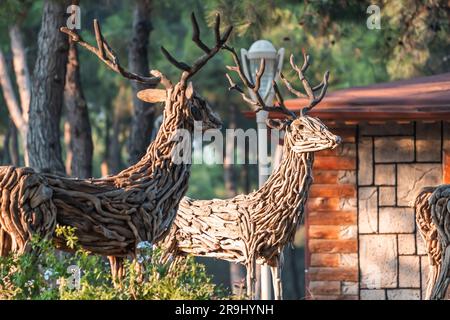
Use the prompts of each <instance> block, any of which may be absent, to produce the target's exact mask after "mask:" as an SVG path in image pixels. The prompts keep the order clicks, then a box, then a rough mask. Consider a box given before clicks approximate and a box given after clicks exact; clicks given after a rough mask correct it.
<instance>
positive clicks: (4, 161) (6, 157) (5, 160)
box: [1, 120, 13, 165]
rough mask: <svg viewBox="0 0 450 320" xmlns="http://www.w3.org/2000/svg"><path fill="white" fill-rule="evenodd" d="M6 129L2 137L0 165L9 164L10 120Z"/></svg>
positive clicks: (11, 126)
mask: <svg viewBox="0 0 450 320" xmlns="http://www.w3.org/2000/svg"><path fill="white" fill-rule="evenodd" d="M9 122H10V123H9V126H8V130H7V131H6V134H5V138H4V139H3V153H2V162H1V163H2V165H11V152H10V150H9V146H10V143H11V134H12V132H11V131H12V128H13V125H12V124H13V122H12V120H10V121H9Z"/></svg>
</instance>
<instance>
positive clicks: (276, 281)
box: [270, 261, 283, 300]
mask: <svg viewBox="0 0 450 320" xmlns="http://www.w3.org/2000/svg"><path fill="white" fill-rule="evenodd" d="M270 271H271V273H272V285H273V292H274V296H275V300H283V291H282V290H283V288H282V284H281V267H280V265H279V263H278V261H277V263H276V264H275V265H274V266H270Z"/></svg>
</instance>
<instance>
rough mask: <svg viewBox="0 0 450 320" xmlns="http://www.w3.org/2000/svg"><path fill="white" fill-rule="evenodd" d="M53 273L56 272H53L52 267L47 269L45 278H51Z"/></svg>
mask: <svg viewBox="0 0 450 320" xmlns="http://www.w3.org/2000/svg"><path fill="white" fill-rule="evenodd" d="M53 274H54V272H53V270H52V269H47V270H45V272H44V279H45V280H48V279H50V277H51V276H52V275H53Z"/></svg>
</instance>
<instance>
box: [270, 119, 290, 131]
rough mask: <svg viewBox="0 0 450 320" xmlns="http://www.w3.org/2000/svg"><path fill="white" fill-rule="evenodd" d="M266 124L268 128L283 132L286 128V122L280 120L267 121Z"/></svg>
mask: <svg viewBox="0 0 450 320" xmlns="http://www.w3.org/2000/svg"><path fill="white" fill-rule="evenodd" d="M266 124H267V126H268V127H269V128H271V129H277V130H284V129H286V126H287V122H286V121H285V120H280V119H267V120H266Z"/></svg>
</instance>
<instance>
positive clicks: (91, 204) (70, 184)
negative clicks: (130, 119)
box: [0, 14, 232, 277]
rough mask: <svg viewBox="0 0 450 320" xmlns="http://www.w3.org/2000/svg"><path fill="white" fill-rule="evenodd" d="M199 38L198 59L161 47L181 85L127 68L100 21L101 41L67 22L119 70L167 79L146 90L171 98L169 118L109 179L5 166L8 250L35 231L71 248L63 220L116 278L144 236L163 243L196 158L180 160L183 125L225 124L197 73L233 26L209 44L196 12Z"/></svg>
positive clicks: (0, 243)
mask: <svg viewBox="0 0 450 320" xmlns="http://www.w3.org/2000/svg"><path fill="white" fill-rule="evenodd" d="M191 18H192V25H193V30H194V32H193V41H194V42H195V43H196V44H197V45H198V46H199V47H200V48H201V49H202V50H203V51H204V54H203V55H202V56H201V57H200V58H198V59H197V60H196V61H195V62H194V63H193V64H192V65H188V64H186V63H184V62H179V61H177V60H176V59H175V58H173V57H172V56H171V55H170V53H169V52H168V51H167V50H165V49H164V48H163V47H162V48H161V50H162V52H163V54H164V55H165V57H166V58H167V59H168V60H169V61H170V63H172V64H173V65H175V66H176V67H177V68H179V69H181V70H182V73H181V77H180V80H179V81H178V82H177V83H176V84H175V85H173V84H172V83H171V82H170V81H169V80H168V79H167V78H166V77H165V76H164V75H162V74H161V73H160V72H158V71H153V74H152V76H151V77H144V76H141V75H137V74H134V73H131V72H128V71H126V70H125V69H124V68H122V67H121V65H120V64H119V61H118V59H117V57H116V55H115V53H114V51H113V50H112V49H111V48H110V46H109V45H108V43H107V42H106V41H105V39H104V38H103V35H102V33H101V30H100V25H99V23H98V22H97V21H96V20H94V30H95V37H96V41H97V47H94V46H92V45H90V44H88V43H86V42H84V41H83V39H82V38H81V37H80V36H79V35H78V34H76V33H75V32H73V31H72V30H69V29H67V28H64V27H63V28H61V31H62V32H64V33H66V34H68V35H69V36H70V37H71V39H72V40H73V41H74V42H77V43H78V44H80V45H81V46H83V47H84V48H86V49H88V50H89V51H91V52H93V53H94V54H95V55H97V56H98V57H99V58H100V60H102V61H103V62H104V63H105V64H106V65H107V66H108V67H109V68H111V69H112V70H113V71H115V72H117V73H119V74H121V75H122V76H124V77H126V78H128V79H131V80H136V81H140V82H143V83H146V84H155V83H158V82H161V83H162V84H163V86H164V87H165V90H158V89H147V90H143V91H141V92H139V94H138V96H139V97H140V98H141V99H144V100H146V101H151V102H156V101H164V102H165V106H164V118H163V122H162V125H161V128H160V130H159V132H158V133H157V135H156V137H155V140H154V141H153V142H152V143H151V144H150V145H149V147H148V149H147V153H146V154H145V155H144V156H143V158H142V159H141V160H140V161H139V162H138V163H137V164H135V165H133V166H131V167H129V168H128V169H126V170H124V171H122V172H120V173H118V174H117V175H113V176H108V177H105V178H101V179H83V180H82V179H72V178H66V177H60V176H56V175H52V174H47V173H36V172H34V171H33V170H32V169H29V168H14V167H0V192H1V199H0V204H1V216H0V225H1V228H0V253H1V254H2V255H5V254H7V253H8V252H9V251H14V252H19V253H22V252H25V251H27V250H29V249H30V245H29V244H30V238H31V236H32V235H33V234H34V233H38V234H39V235H40V236H41V237H46V238H51V237H53V239H54V240H55V242H56V244H57V246H58V247H59V248H61V249H63V250H70V249H69V248H67V246H66V245H65V240H64V239H62V238H61V237H58V236H57V235H55V234H54V229H55V225H56V223H58V224H59V225H62V226H72V227H75V228H76V232H75V234H76V236H77V238H78V241H79V244H80V246H81V247H82V248H84V249H86V250H88V251H90V252H92V253H94V254H100V255H104V256H110V261H111V264H112V265H111V268H112V273H113V277H115V276H120V273H121V272H122V271H123V270H121V268H122V266H121V263H120V262H121V259H122V258H123V257H127V256H133V255H134V254H135V250H136V245H137V244H138V243H139V242H142V241H148V242H156V241H158V240H161V239H162V238H163V237H164V236H165V235H166V234H167V233H168V231H169V229H170V226H171V224H172V222H173V220H174V218H175V215H176V212H177V208H178V204H179V201H180V200H181V198H182V197H183V195H184V194H185V192H186V189H187V185H188V179H189V174H190V166H191V165H190V162H184V161H182V162H180V161H174V158H173V157H174V150H176V149H177V146H178V144H179V143H180V142H179V141H178V140H179V139H176V138H174V137H176V134H177V132H179V131H180V130H187V131H188V132H189V133H192V132H193V127H194V121H202V128H203V129H204V130H206V129H208V128H218V127H220V125H221V121H220V119H219V118H218V116H217V115H216V114H215V113H214V112H213V111H212V110H211V108H210V107H209V105H208V104H207V103H206V101H205V100H204V99H202V98H201V97H200V96H199V95H198V94H197V93H196V92H194V90H193V87H192V83H190V82H188V81H189V79H190V78H191V77H192V76H193V75H194V74H196V73H197V72H198V71H199V70H200V69H201V68H202V67H203V66H204V65H205V64H206V63H207V62H208V61H209V60H210V59H211V58H212V57H213V56H214V55H215V54H217V53H218V52H219V50H221V48H222V46H223V45H224V44H225V42H226V41H227V39H228V37H229V35H230V33H231V30H232V27H229V28H228V29H227V30H226V31H225V32H224V33H223V34H222V35H221V34H220V31H219V28H220V17H219V16H218V15H217V18H216V24H215V28H214V32H215V36H216V43H215V45H214V47H212V48H209V47H208V46H207V45H206V44H205V43H203V42H202V40H201V39H200V32H199V27H198V24H197V21H196V18H195V15H194V14H192V16H191Z"/></svg>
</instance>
